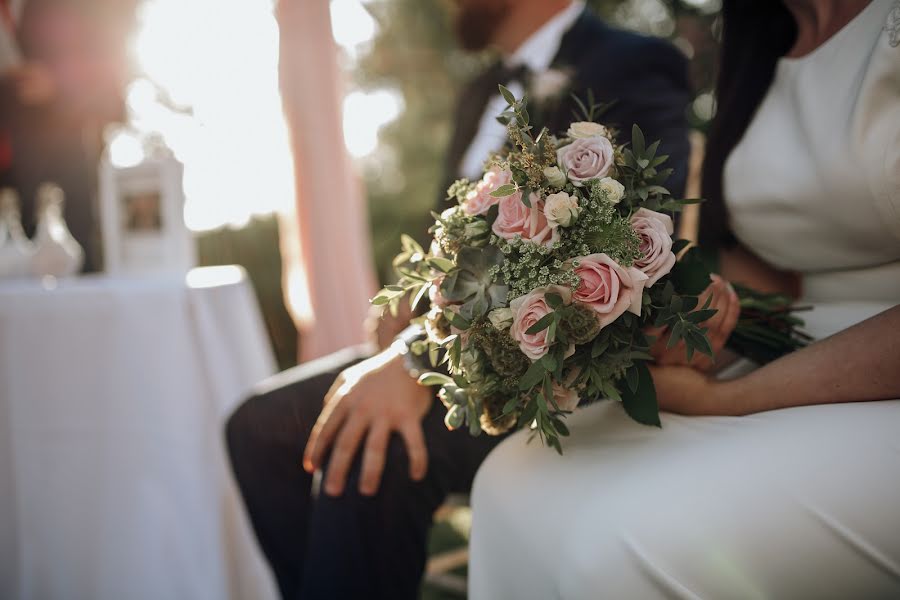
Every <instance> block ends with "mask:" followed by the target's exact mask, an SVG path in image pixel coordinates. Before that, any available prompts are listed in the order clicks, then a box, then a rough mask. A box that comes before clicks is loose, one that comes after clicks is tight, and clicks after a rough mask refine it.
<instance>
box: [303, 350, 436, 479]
mask: <svg viewBox="0 0 900 600" xmlns="http://www.w3.org/2000/svg"><path fill="white" fill-rule="evenodd" d="M432 401H433V398H432V394H431V390H430V389H429V388H426V387H422V386H420V385H419V384H418V383H416V381H415V380H414V379H412V378H411V377H410V376H409V374H408V373H407V372H406V370H405V369H404V367H403V361H402V357H401V355H400V354H399V353H398V352H397V351H396V350H394V349H392V348H388V349H387V350H384V351H382V352H380V353H379V354H376V355H375V356H373V357H372V358H370V359H367V360H365V361H363V362H361V363H359V364H357V365H354V366H352V367H350V368H349V369H345V370H344V371H343V372H342V373H341V374H340V375H338V378H337V380H336V381H335V382H334V385H332V386H331V389H330V390H328V394H327V395H326V396H325V402H324V405H323V408H322V414H320V415H319V419H318V421H316V424H315V426H314V427H313V430H312V433H311V434H310V437H309V442H308V443H307V445H306V451H305V452H304V454H303V467H304V468H305V469H306V470H307V471H309V472H310V473H312V472H313V471H315V470H316V469H319V468H321V467H322V461H323V460H324V457H325V455H326V454H327V451H328V449H329V448H331V447H332V446H333V449H332V451H331V459H330V461H329V464H328V474H327V476H326V478H325V485H324V489H325V493H327V494H329V495H331V496H339V495H341V494H342V493H343V492H344V485H345V484H346V481H347V473H348V472H349V470H350V466H351V465H352V464H353V459H354V458H355V457H356V453H357V451H358V450H359V447H360V444H362V443H363V440H365V447H364V450H363V455H362V456H363V458H362V472H361V475H360V482H359V491H360V493H362V494H365V495H373V494H375V492H377V491H378V486H379V485H380V483H381V474H382V472H383V471H384V464H385V458H386V454H387V447H388V441H389V440H390V436H391V433H392V432H394V431H396V432H397V433H399V434H400V436H401V437H402V438H403V441H404V442H405V443H406V450H407V453H408V454H409V476H410V477H411V478H412V479H414V480H420V479H422V478H423V477H425V472H426V470H427V468H428V452H427V450H426V448H425V437H424V435H423V433H422V417H424V416H425V414H426V413H427V412H428V410H429V408H430V407H431V403H432Z"/></svg>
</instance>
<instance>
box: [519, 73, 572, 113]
mask: <svg viewBox="0 0 900 600" xmlns="http://www.w3.org/2000/svg"><path fill="white" fill-rule="evenodd" d="M574 78H575V71H574V69H571V68H550V69H547V70H546V71H543V72H541V73H534V74H533V75H532V76H531V78H530V79H529V81H528V86H527V95H528V97H529V98H530V99H531V100H532V102H534V103H536V104H537V105H539V106H547V105H550V104H554V103H556V102H558V101H559V100H560V99H561V98H563V97H564V96H567V95H568V93H569V91H570V90H571V87H572V80H573V79H574Z"/></svg>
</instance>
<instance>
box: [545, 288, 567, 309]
mask: <svg viewBox="0 0 900 600" xmlns="http://www.w3.org/2000/svg"><path fill="white" fill-rule="evenodd" d="M544 300H546V302H547V305H548V306H549V307H550V308H552V309H553V310H556V309H557V308H559V307H560V306H562V305H563V299H562V296H560V295H559V294H557V293H555V292H549V293H547V294H544Z"/></svg>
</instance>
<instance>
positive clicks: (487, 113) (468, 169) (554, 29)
mask: <svg viewBox="0 0 900 600" xmlns="http://www.w3.org/2000/svg"><path fill="white" fill-rule="evenodd" d="M582 11H584V2H582V1H580V0H579V1H576V2H572V3H571V4H570V5H569V6H568V7H566V8H565V9H563V10H561V11H560V12H559V13H557V14H556V15H555V16H554V17H553V18H552V19H550V20H549V21H547V22H546V23H544V24H543V25H542V26H541V27H540V29H538V30H537V31H535V32H534V33H533V34H531V36H529V37H528V38H527V39H526V40H525V41H524V42H523V43H522V45H520V46H519V47H518V48H517V49H516V51H515V52H513V53H512V54H511V55H510V56H508V57H506V58H505V59H504V61H503V62H504V63H505V64H506V66H507V67H525V68H526V69H528V71H530V72H531V73H542V72H544V71H546V70H547V69H548V68H549V67H550V63H551V62H553V57H554V56H556V53H557V52H559V46H560V44H561V43H562V38H563V36H564V35H565V34H566V32H567V31H568V30H569V29H570V28H571V27H572V25H574V24H575V21H576V20H577V19H578V17H579V16H580V15H581V13H582ZM506 87H507V88H509V91H511V92H512V93H513V94H515V96H516V97H517V98H519V97H521V96H522V94H523V93H524V91H525V90H524V88H523V87H522V83H521V82H519V81H512V82H510V84H509V85H507V86H506ZM505 107H506V101H505V100H503V98H502V97H501V96H500V94H499V92H498V93H497V94H496V95H494V96H493V97H492V98H491V99H490V100H489V101H488V103H487V107H486V108H485V110H484V114H483V115H482V116H481V121H480V122H479V124H478V131H477V133H476V134H475V137H474V138H472V143H471V144H469V148H468V149H467V150H466V152H465V154H464V155H463V159H462V163H461V165H462V167H461V175H462V176H464V177H468V178H469V179H480V178H481V173H482V170H483V169H482V167H483V165H484V161H485V159H486V158H487V157H488V155H489V154H490V153H491V152H495V151H497V150H499V149H500V148H502V147H503V144H504V143H505V142H506V127H505V126H503V125H501V124H500V123H499V122H497V119H496V117H497V115H499V114H500V113H501V112H503V109H504V108H505Z"/></svg>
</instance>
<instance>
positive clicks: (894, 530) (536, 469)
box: [470, 401, 900, 600]
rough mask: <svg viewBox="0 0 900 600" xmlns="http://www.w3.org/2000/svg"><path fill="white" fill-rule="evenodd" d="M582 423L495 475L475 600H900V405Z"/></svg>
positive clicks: (482, 477) (478, 533) (478, 510)
mask: <svg viewBox="0 0 900 600" xmlns="http://www.w3.org/2000/svg"><path fill="white" fill-rule="evenodd" d="M569 421H570V429H571V431H572V435H571V437H570V438H567V439H565V440H564V449H565V455H564V456H558V455H557V454H556V453H555V452H553V451H552V450H550V449H548V448H544V447H542V446H541V444H540V443H539V442H538V441H537V440H535V441H533V442H532V443H531V444H528V443H526V440H527V437H528V436H527V434H526V433H524V432H520V433H518V434H516V435H513V436H511V437H510V438H509V439H507V440H506V441H504V442H503V443H502V444H500V445H499V446H498V447H497V448H496V449H495V450H494V451H493V452H492V453H491V454H490V455H489V457H488V458H487V460H486V461H485V463H484V464H483V465H482V467H481V469H480V470H479V472H478V476H477V477H476V481H475V487H474V490H473V497H472V505H473V509H474V522H473V531H472V544H471V561H470V562H471V567H470V595H471V597H472V598H473V599H475V600H478V599H480V598H492V599H494V598H497V599H500V598H557V597H559V598H595V597H609V598H624V597H635V598H638V597H639V598H653V597H672V596H673V595H674V596H675V597H694V596H700V597H711V598H723V597H728V598H731V597H741V598H743V597H762V596H766V597H768V596H774V597H801V598H802V597H817V598H824V597H835V598H838V597H861V596H860V593H861V592H862V593H863V595H864V596H865V597H869V598H872V597H882V596H888V595H890V596H897V595H898V594H900V436H898V434H900V401H889V402H871V403H857V404H842V405H831V406H813V407H804V408H794V409H785V410H780V411H772V412H768V413H761V414H757V415H752V416H748V417H740V418H731V417H703V418H697V417H681V416H676V415H663V428H662V429H656V428H649V427H644V426H641V425H638V424H636V423H634V422H632V421H631V420H630V419H628V417H627V416H626V415H625V414H624V411H622V409H621V406H620V405H617V404H614V403H611V402H606V403H599V404H595V405H593V406H590V407H587V408H585V409H582V410H580V411H578V412H577V413H576V414H574V415H572V416H571V417H570V419H569Z"/></svg>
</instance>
